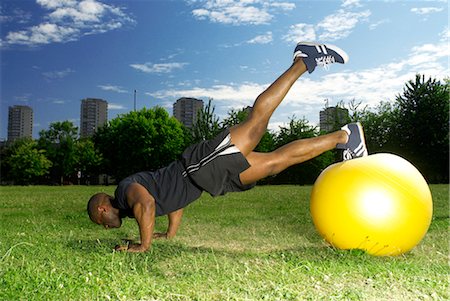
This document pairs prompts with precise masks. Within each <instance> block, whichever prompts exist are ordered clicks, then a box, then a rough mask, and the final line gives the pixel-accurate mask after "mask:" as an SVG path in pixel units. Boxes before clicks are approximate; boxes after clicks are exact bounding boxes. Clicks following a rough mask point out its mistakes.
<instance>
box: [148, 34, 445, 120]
mask: <svg viewBox="0 0 450 301" xmlns="http://www.w3.org/2000/svg"><path fill="white" fill-rule="evenodd" d="M449 56H450V48H449V45H448V44H447V43H446V42H439V43H438V44H423V45H418V46H416V47H413V48H412V49H411V50H410V53H409V55H407V56H406V57H405V58H403V59H400V60H398V59H393V61H392V62H388V63H386V64H383V65H380V66H378V67H376V68H370V69H364V70H360V71H352V70H345V71H341V72H336V73H324V75H323V76H321V77H320V78H317V79H311V77H308V76H305V77H302V78H301V79H300V80H299V81H298V82H297V83H296V84H295V85H294V86H293V87H292V89H291V90H290V92H289V93H288V94H287V95H286V98H285V100H284V101H283V103H282V104H281V106H280V108H279V109H278V110H277V111H276V113H275V115H274V117H273V118H272V120H271V125H270V126H269V127H270V128H272V129H276V128H277V127H278V125H280V124H282V123H283V122H286V121H287V120H288V117H290V116H292V115H293V114H295V115H296V117H298V118H303V117H306V118H307V120H309V121H310V122H311V123H312V124H316V123H317V122H318V118H319V117H318V114H319V110H321V109H322V108H323V107H324V100H325V99H329V100H330V102H331V103H337V102H338V101H341V100H344V101H350V100H352V99H355V100H356V101H361V102H362V106H365V105H368V106H369V107H370V106H372V107H373V106H376V105H378V104H379V103H380V102H381V101H394V100H395V98H396V96H397V95H398V94H400V93H402V90H403V87H404V85H405V83H406V82H407V81H409V80H412V79H414V77H415V74H416V73H420V74H424V75H426V76H432V77H433V78H437V79H443V78H445V77H447V76H448V71H447V65H446V64H447V63H446V62H447V60H446V58H447V57H449ZM318 71H319V72H320V70H318ZM322 72H323V71H322ZM269 85H270V83H265V84H260V83H252V82H245V83H242V84H220V85H213V86H211V87H193V88H189V89H183V88H182V89H176V88H175V89H165V90H160V91H155V92H152V93H146V94H147V95H150V96H152V97H154V98H157V99H161V100H164V101H168V102H170V101H171V102H173V101H174V100H175V99H177V98H179V97H195V98H200V99H208V98H213V99H214V105H215V106H216V112H217V114H218V115H219V116H225V115H226V112H227V111H228V110H229V109H231V108H242V107H245V106H248V105H252V104H253V102H254V100H255V99H256V97H257V96H258V95H259V94H260V93H261V92H263V91H264V89H266V88H267V87H268V86H269Z"/></svg>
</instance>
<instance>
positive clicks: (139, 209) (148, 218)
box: [116, 183, 156, 252]
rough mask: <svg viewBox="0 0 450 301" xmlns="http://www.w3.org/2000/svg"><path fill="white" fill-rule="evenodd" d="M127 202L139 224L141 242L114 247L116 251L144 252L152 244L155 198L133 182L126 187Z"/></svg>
mask: <svg viewBox="0 0 450 301" xmlns="http://www.w3.org/2000/svg"><path fill="white" fill-rule="evenodd" d="M126 194H127V200H128V204H129V205H130V207H131V208H132V210H133V214H134V218H135V219H136V222H137V223H138V226H139V233H140V236H141V244H130V245H128V246H119V247H116V250H118V251H125V250H126V251H128V252H145V251H147V250H148V249H149V248H150V246H151V244H152V236H153V229H154V227H155V212H156V208H155V199H154V198H153V197H152V195H151V194H150V193H149V192H148V190H147V189H146V188H145V187H144V186H142V185H140V184H138V183H133V184H131V185H130V186H129V188H128V189H127V192H126Z"/></svg>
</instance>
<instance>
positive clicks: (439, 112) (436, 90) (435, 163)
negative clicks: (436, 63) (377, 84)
mask: <svg viewBox="0 0 450 301" xmlns="http://www.w3.org/2000/svg"><path fill="white" fill-rule="evenodd" d="M449 97H450V89H449V83H448V81H447V82H446V83H445V84H443V83H441V82H440V81H438V80H436V79H432V78H428V79H425V76H424V75H420V74H417V75H416V78H415V80H410V81H409V82H408V83H406V85H405V87H404V89H403V94H402V95H398V96H397V99H396V103H395V106H396V111H395V114H396V116H395V119H396V124H395V128H394V131H393V134H394V135H395V139H396V141H397V143H398V146H399V148H400V150H399V152H401V154H402V155H403V156H405V158H406V159H408V160H410V161H411V162H413V163H414V164H415V165H416V166H417V167H418V168H419V170H421V171H422V173H424V175H425V176H426V177H427V178H428V180H430V181H433V182H445V183H448V170H449V169H448V168H449V148H448V147H449Z"/></svg>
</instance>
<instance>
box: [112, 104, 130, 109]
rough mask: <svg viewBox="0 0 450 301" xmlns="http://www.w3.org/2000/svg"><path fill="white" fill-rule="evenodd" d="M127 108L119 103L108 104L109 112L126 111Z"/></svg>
mask: <svg viewBox="0 0 450 301" xmlns="http://www.w3.org/2000/svg"><path fill="white" fill-rule="evenodd" d="M125 109H127V107H125V106H124V105H121V104H117V103H108V110H125Z"/></svg>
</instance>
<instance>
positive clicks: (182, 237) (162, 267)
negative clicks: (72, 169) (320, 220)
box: [0, 185, 450, 300]
mask: <svg viewBox="0 0 450 301" xmlns="http://www.w3.org/2000/svg"><path fill="white" fill-rule="evenodd" d="M431 189H432V193H433V200H434V214H433V222H432V224H431V227H430V229H429V232H428V234H427V235H426V236H425V238H424V240H423V241H422V242H421V244H419V245H418V246H417V247H416V248H415V249H413V250H412V251H411V252H410V253H407V254H405V255H402V256H398V257H372V256H370V255H367V254H365V253H363V252H361V251H340V250H336V249H333V248H330V247H329V246H328V245H327V244H326V243H325V242H324V241H323V240H322V239H321V238H320V237H319V236H318V234H317V233H316V231H315V229H314V226H313V224H312V221H311V217H310V215H309V207H308V205H309V194H310V191H311V187H300V186H267V187H257V188H255V189H253V190H250V191H248V192H245V193H235V194H229V195H227V196H225V197H221V198H215V199H213V198H211V197H209V196H208V195H206V194H204V195H203V196H202V198H201V199H200V200H198V201H197V202H194V203H193V204H191V205H190V206H189V207H188V208H187V209H186V212H185V216H184V217H183V223H182V226H181V228H180V230H179V233H178V236H177V237H176V238H174V239H173V240H171V241H164V240H160V241H156V242H154V244H153V247H152V249H151V251H149V252H148V253H145V254H128V253H116V252H113V251H112V248H113V247H114V246H115V245H116V244H119V243H121V239H127V238H132V239H137V238H138V228H137V226H136V224H135V221H134V220H132V219H127V220H125V221H124V224H123V226H122V228H120V229H117V230H109V231H106V230H104V229H103V228H102V227H100V226H97V225H95V224H92V223H91V222H90V221H89V219H88V217H87V214H86V209H85V207H86V202H87V199H88V197H89V196H90V195H91V194H92V193H94V192H97V191H98V190H104V191H105V192H109V193H112V192H113V191H114V187H0V300H318V299H319V300H320V299H322V300H448V299H449V298H450V295H449V271H450V269H449V266H448V261H447V260H448V255H449V249H448V226H449V224H448V222H449V215H448V214H449V203H448V196H449V185H432V186H431ZM166 225H167V221H166V218H165V217H160V218H157V225H156V227H157V230H159V231H163V230H165V227H166Z"/></svg>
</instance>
